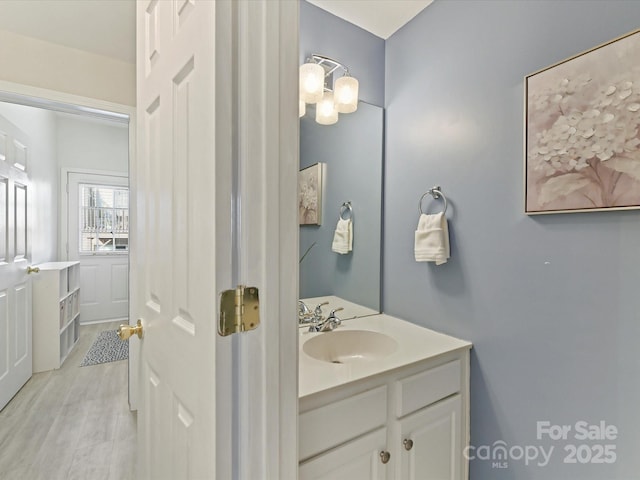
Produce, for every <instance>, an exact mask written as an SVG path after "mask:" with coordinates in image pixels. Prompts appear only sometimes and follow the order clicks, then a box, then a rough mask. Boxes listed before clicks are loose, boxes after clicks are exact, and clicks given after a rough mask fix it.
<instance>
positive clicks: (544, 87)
mask: <svg viewBox="0 0 640 480" xmlns="http://www.w3.org/2000/svg"><path fill="white" fill-rule="evenodd" d="M639 59H640V30H637V31H635V32H632V33H629V34H627V35H625V36H623V37H621V38H618V39H615V40H612V41H611V42H608V43H606V44H604V45H601V46H598V47H596V48H593V49H591V50H589V51H587V52H584V53H581V54H579V55H576V56H575V57H572V58H570V59H568V60H565V61H562V62H560V63H558V64H556V65H553V66H551V67H548V68H545V69H544V70H541V71H539V72H536V73H533V74H531V75H529V76H527V77H526V79H525V110H526V112H525V169H524V170H525V212H526V213H527V214H539V213H567V212H584V211H594V210H598V211H601V210H621V209H632V208H640V63H639Z"/></svg>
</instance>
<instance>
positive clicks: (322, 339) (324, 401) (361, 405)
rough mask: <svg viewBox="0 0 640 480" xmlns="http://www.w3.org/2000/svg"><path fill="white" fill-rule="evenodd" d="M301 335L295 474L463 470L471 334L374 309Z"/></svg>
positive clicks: (334, 476)
mask: <svg viewBox="0 0 640 480" xmlns="http://www.w3.org/2000/svg"><path fill="white" fill-rule="evenodd" d="M332 336H333V337H332ZM299 343H300V347H299V348H300V351H299V358H300V368H299V377H300V378H299V461H300V467H299V478H300V479H301V480H306V479H326V480H341V479H345V480H347V479H348V480H368V479H375V480H383V479H384V480H409V479H438V480H445V479H446V480H464V479H467V478H468V462H467V460H466V459H465V458H464V455H463V451H464V448H465V447H466V446H467V445H468V442H469V350H470V348H471V344H470V343H469V342H466V341H463V340H459V339H457V338H453V337H450V336H447V335H443V334H440V333H436V332H434V331H432V330H428V329H425V328H422V327H419V326H417V325H414V324H411V323H409V322H405V321H403V320H399V319H397V318H394V317H391V316H388V315H384V314H380V315H374V316H370V317H363V318H354V319H352V320H347V321H344V322H343V323H342V325H341V326H340V327H339V328H338V329H336V330H335V331H333V332H326V333H309V332H307V331H306V330H302V329H301V330H300V342H299Z"/></svg>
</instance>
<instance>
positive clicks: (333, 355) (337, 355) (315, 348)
mask: <svg viewBox="0 0 640 480" xmlns="http://www.w3.org/2000/svg"><path fill="white" fill-rule="evenodd" d="M397 349H398V342H396V341H395V340H394V339H393V338H391V337H389V336H388V335H385V334H383V333H378V332H370V331H368V330H337V331H333V332H326V333H322V334H320V335H318V336H316V337H313V338H311V339H309V340H307V341H306V342H305V344H304V345H303V346H302V350H303V351H304V353H306V354H307V355H309V356H310V357H313V358H315V359H316V360H322V361H324V362H330V363H355V362H366V361H371V360H379V359H381V358H384V357H386V356H388V355H391V354H392V353H393V352H395V351H396V350H397Z"/></svg>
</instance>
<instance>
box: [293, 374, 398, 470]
mask: <svg viewBox="0 0 640 480" xmlns="http://www.w3.org/2000/svg"><path fill="white" fill-rule="evenodd" d="M386 422H387V387H386V385H383V386H380V387H377V388H374V389H373V390H369V391H367V392H363V393H360V394H358V395H354V396H352V397H349V398H345V399H344V400H340V401H337V402H334V403H330V404H329V405H325V406H322V407H320V408H316V409H315V410H309V411H308V412H304V413H301V414H300V416H299V436H300V438H299V441H298V445H299V458H300V460H305V459H307V458H309V457H312V456H313V455H317V454H318V453H321V452H324V451H326V450H328V449H330V448H332V447H335V446H337V445H340V444H342V443H344V442H346V441H348V440H351V439H352V438H355V437H357V436H359V435H362V434H364V433H367V432H369V431H371V430H373V429H375V428H377V427H380V426H383V425H385V424H386Z"/></svg>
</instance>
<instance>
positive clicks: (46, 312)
mask: <svg viewBox="0 0 640 480" xmlns="http://www.w3.org/2000/svg"><path fill="white" fill-rule="evenodd" d="M38 268H39V269H40V272H39V273H38V274H37V275H34V276H33V277H34V278H33V371H34V372H43V371H45V370H53V369H55V368H60V365H62V363H63V362H64V361H65V359H66V358H67V356H68V355H69V353H70V352H71V350H72V349H73V347H74V346H75V344H76V343H77V342H78V337H79V333H80V331H79V327H80V262H49V263H43V264H41V265H38Z"/></svg>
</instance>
